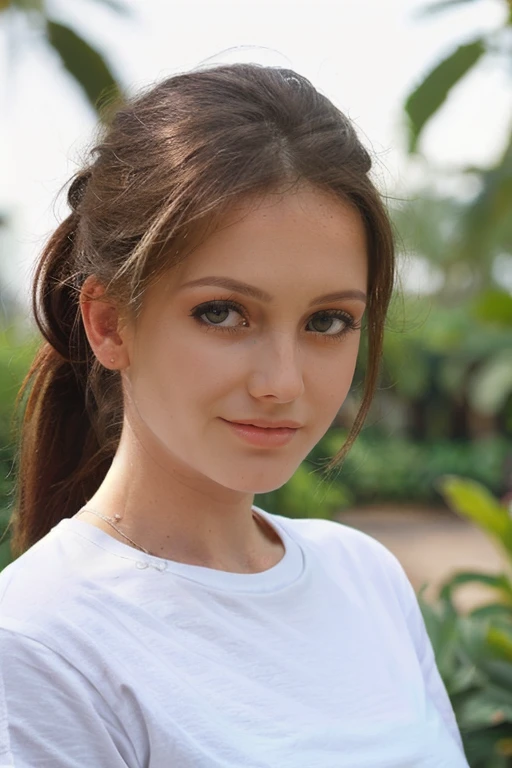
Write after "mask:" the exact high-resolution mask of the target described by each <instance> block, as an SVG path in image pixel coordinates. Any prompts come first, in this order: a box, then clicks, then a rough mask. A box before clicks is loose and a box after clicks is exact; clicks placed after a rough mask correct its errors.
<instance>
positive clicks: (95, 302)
mask: <svg viewBox="0 0 512 768" xmlns="http://www.w3.org/2000/svg"><path fill="white" fill-rule="evenodd" d="M104 292H105V289H104V287H103V285H102V284H101V283H100V282H99V281H98V279H97V278H96V277H95V276H94V275H91V276H89V277H88V278H87V279H86V281H85V282H84V284H83V286H82V289H81V291H80V312H81V315H82V321H83V324H84V328H85V333H86V335H87V339H88V341H89V344H90V346H91V349H92V351H93V352H94V354H95V356H96V358H97V360H98V361H99V362H100V363H101V364H102V365H103V366H104V367H105V368H109V369H118V370H120V369H122V368H126V367H128V365H129V360H128V351H127V348H126V344H125V342H124V340H123V338H122V336H121V334H120V333H119V325H120V324H119V312H118V309H117V307H116V304H115V302H114V301H113V300H112V299H105V300H102V299H101V296H102V295H103V294H104Z"/></svg>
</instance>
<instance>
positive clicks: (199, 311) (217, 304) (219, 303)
mask: <svg viewBox="0 0 512 768" xmlns="http://www.w3.org/2000/svg"><path fill="white" fill-rule="evenodd" d="M212 309H217V310H220V311H223V310H226V309H233V310H235V312H238V314H239V315H241V316H242V317H243V318H244V319H245V320H247V314H246V312H245V309H244V307H243V306H242V305H241V304H239V303H238V302H237V301H233V300H231V299H230V300H227V299H214V300H213V301H205V302H204V303H202V304H198V305H197V307H194V309H193V310H192V311H191V312H190V315H191V316H192V317H194V319H195V320H196V321H197V322H198V323H199V324H200V325H202V326H203V328H204V329H205V330H207V331H210V330H220V331H227V332H228V333H237V332H238V330H239V328H240V326H223V325H218V324H216V323H208V322H206V321H205V320H202V319H201V316H202V315H205V314H207V313H208V312H210V311H211V310H212ZM316 314H317V315H320V316H321V317H329V318H334V319H337V320H343V321H344V322H345V323H346V325H345V328H343V330H341V331H338V333H321V332H320V331H312V333H314V334H315V335H316V336H318V337H320V338H321V339H322V341H323V340H325V341H336V340H339V339H341V338H342V337H343V336H345V334H347V333H349V332H350V331H357V330H359V329H360V328H361V324H360V323H356V321H355V320H354V318H353V317H352V315H349V314H348V312H344V311H343V310H341V309H329V310H322V311H321V312H317V313H316ZM313 317H315V315H313Z"/></svg>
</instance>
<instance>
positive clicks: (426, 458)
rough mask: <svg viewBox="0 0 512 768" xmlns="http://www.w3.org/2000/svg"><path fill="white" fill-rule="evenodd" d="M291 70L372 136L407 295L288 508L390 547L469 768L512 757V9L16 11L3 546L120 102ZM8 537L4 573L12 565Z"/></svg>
mask: <svg viewBox="0 0 512 768" xmlns="http://www.w3.org/2000/svg"><path fill="white" fill-rule="evenodd" d="M241 60H243V61H256V62H258V63H262V64H270V65H281V66H287V67H291V68H292V69H295V70H297V71H299V72H301V73H302V74H304V75H306V76H307V77H309V78H310V79H311V80H312V82H313V83H314V84H315V85H316V86H317V88H318V89H319V90H321V91H322V92H323V93H325V94H326V95H327V96H328V97H329V98H330V99H331V100H332V101H333V102H334V103H335V104H336V105H337V106H339V107H340V108H341V109H342V110H343V111H344V112H346V113H347V114H348V115H349V116H350V117H351V118H352V120H353V121H354V122H355V124H356V127H357V129H358V131H359V132H360V135H361V137H362V139H363V141H364V142H365V144H366V146H367V147H368V148H369V150H370V151H371V152H372V154H373V156H374V171H373V174H374V177H375V180H376V182H377V184H378V186H379V188H380V190H381V191H382V194H383V195H384V196H385V198H386V200H387V203H388V206H389V210H390V213H391V215H392V218H393V220H394V223H395V228H396V232H397V241H398V251H399V266H400V285H399V288H400V290H399V291H397V294H396V298H395V301H394V303H393V306H392V308H391V312H390V317H389V322H388V328H387V330H386V337H385V359H384V365H383V371H382V377H381V382H380V386H379V391H378V393H377V396H376V398H375V402H374V405H373V408H372V411H371V413H370V416H369V418H368V420H367V423H366V426H365V428H364V429H363V432H362V434H361V436H360V437H359V438H358V440H357V442H356V444H355V446H354V447H353V448H352V450H351V453H350V454H349V456H348V458H347V460H346V461H345V463H344V465H343V468H342V469H341V471H340V472H339V473H337V474H336V475H333V476H331V477H330V478H328V480H325V479H322V478H323V476H322V473H321V468H322V466H323V465H324V464H326V463H327V460H328V459H329V458H330V457H331V456H332V455H333V453H334V452H335V451H336V450H338V448H339V447H340V446H341V444H342V442H343V439H344V436H345V435H346V434H347V429H348V427H349V425H350V423H351V419H352V418H353V416H354V414H355V412H356V409H357V405H358V397H359V396H360V394H361V386H360V382H361V381H362V379H363V377H364V349H363V350H362V354H361V359H360V362H359V364H358V370H357V374H356V379H355V382H354V387H353V390H352V392H351V394H350V396H349V398H348V399H347V401H346V403H345V404H344V406H343V407H342V409H341V410H340V413H339V414H338V416H337V418H336V420H335V422H334V424H333V427H332V429H331V430H329V432H328V433H327V434H326V436H325V438H324V439H323V440H322V441H321V443H320V444H319V445H318V446H316V447H315V449H314V451H313V452H312V454H311V455H310V456H309V457H308V459H307V460H306V461H305V462H304V463H303V465H302V466H301V467H300V468H299V470H298V471H297V472H296V474H295V475H294V477H293V478H291V480H290V481H289V482H288V483H287V484H286V486H284V487H283V488H281V489H279V490H278V491H275V492H273V493H271V494H262V495H260V496H257V497H256V500H255V502H256V503H257V504H259V505H260V506H262V507H264V508H266V509H268V510H269V511H272V512H276V513H278V514H285V515H290V516H305V517H313V516H322V517H331V518H332V519H336V520H339V521H341V522H343V523H345V524H347V525H351V526H354V527H358V528H360V529H361V530H363V531H366V532H367V533H369V534H370V535H372V536H374V537H376V538H378V539H380V540H381V541H382V542H383V543H384V544H385V545H386V546H387V547H388V548H389V549H391V550H392V551H393V552H394V553H395V554H396V555H397V556H398V558H399V559H400V561H401V562H402V564H403V566H404V568H405V570H406V572H407V574H408V576H409V578H410V579H411V581H412V583H413V585H414V587H415V588H416V589H417V591H418V597H419V599H420V601H421V606H422V610H423V612H424V616H425V620H426V623H427V629H428V630H429V633H430V636H431V639H432V641H433V645H434V649H435V651H436V658H437V661H438V665H439V668H440V670H441V673H442V675H443V678H444V680H445V684H446V685H447V688H448V691H449V694H450V696H451V699H452V703H453V705H454V707H455V709H456V714H457V717H458V721H459V725H460V727H461V732H462V733H463V738H464V741H465V746H466V751H467V755H468V759H469V760H470V763H471V765H472V766H475V767H476V768H479V767H480V766H481V767H482V768H504V767H505V766H510V765H512V757H511V756H512V665H511V662H512V580H511V578H510V574H511V573H512V571H511V564H512V522H511V514H510V513H511V509H512V505H511V500H512V442H511V439H510V438H511V431H512V345H511V333H512V98H511V97H512V2H511V0H437V1H435V0H431V1H430V2H428V0H417V1H416V0H386V2H382V0H315V2H312V0H302V2H299V0H294V1H293V2H292V0H258V2H249V0H237V1H236V0H231V2H228V1H227V0H211V1H210V2H207V0H175V1H173V2H165V3H164V2H162V0H53V1H52V0H0V168H1V173H0V464H1V468H2V472H1V474H0V534H1V533H2V530H3V529H5V526H6V524H7V521H8V519H9V516H10V510H11V504H12V483H13V476H14V472H15V465H14V463H13V462H14V458H15V442H14V439H13V435H12V432H11V426H10V424H11V417H12V413H13V405H14V400H15V397H16V393H17V390H18V388H19V384H20V382H21V380H22V378H23V376H24V374H25V372H26V371H27V369H28V365H29V362H30V360H31V357H32V355H33V352H34V348H35V344H37V337H36V334H35V331H34V327H33V325H32V321H31V318H30V307H29V286H30V280H31V275H32V270H33V268H34V262H35V259H36V258H37V256H38V254H39V252H40V250H41V248H42V246H43V244H44V243H45V240H46V239H47V237H48V236H49V235H50V233H51V232H52V230H53V229H54V228H55V226H56V225H57V224H58V222H59V221H60V220H61V219H62V217H64V216H65V215H67V210H66V203H65V195H64V194H62V187H63V186H64V185H65V183H66V181H67V180H68V178H69V177H70V176H71V174H72V173H74V171H75V170H76V169H77V167H79V166H80V164H81V162H82V160H83V159H84V158H85V157H86V154H87V150H88V149H89V146H90V143H91V141H92V138H93V132H94V129H95V126H96V124H97V121H98V108H99V105H101V103H102V98H105V94H107V93H108V94H109V95H110V96H111V95H112V94H113V93H116V92H118V93H119V94H121V96H122V97H129V96H130V95H131V94H132V93H135V92H136V91H137V89H138V88H140V87H144V86H146V85H148V84H150V83H151V82H154V81H157V80H160V79H161V78H163V77H166V76H168V75H171V74H174V73H177V72H180V71H183V70H186V69H190V68H193V67H196V66H200V65H204V64H214V63H224V62H230V61H241ZM11 559H12V557H11V553H10V549H9V538H8V536H4V537H3V539H2V540H1V543H0V569H1V568H2V567H4V566H5V565H7V564H8V563H9V562H10V561H11Z"/></svg>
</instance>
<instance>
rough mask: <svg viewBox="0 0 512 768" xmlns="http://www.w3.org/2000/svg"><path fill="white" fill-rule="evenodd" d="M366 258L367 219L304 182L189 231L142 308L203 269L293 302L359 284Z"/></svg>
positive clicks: (166, 297)
mask: <svg viewBox="0 0 512 768" xmlns="http://www.w3.org/2000/svg"><path fill="white" fill-rule="evenodd" d="M367 261H368V259H367V243H366V232H365V227H364V224H363V221H362V217H361V215H360V213H359V212H358V211H357V209H356V208H355V207H354V206H352V205H351V204H349V203H348V202H345V201H342V200H340V199H339V198H337V197H336V196H335V195H334V194H333V193H330V192H325V191H324V190H321V189H318V188H316V187H311V186H306V185H304V186H302V187H294V189H293V190H290V191H284V192H282V191H278V192H266V193H265V194H264V195H258V196H254V197H251V198H247V199H244V200H242V201H240V202H238V203H236V204H235V205H233V206H231V207H230V208H229V210H228V211H227V213H225V214H224V215H223V216H222V217H221V218H219V219H218V220H216V221H215V222H210V223H208V224H207V225H205V226H204V227H203V229H202V231H201V230H199V231H196V232H195V233H191V237H190V242H189V245H188V252H187V254H186V256H185V258H184V259H183V260H182V261H181V262H180V263H179V265H177V266H175V267H173V268H172V269H171V270H170V271H169V273H168V274H167V275H165V276H164V277H163V278H161V279H159V280H158V281H157V282H156V283H155V284H153V286H152V287H150V288H149V290H148V291H147V292H146V296H145V301H144V302H143V304H145V307H146V308H145V309H143V314H146V312H147V310H148V308H149V306H151V307H153V309H154V310H155V311H158V309H162V308H163V307H164V306H165V305H168V303H169V301H171V300H172V299H173V298H174V297H175V296H176V295H177V294H180V292H185V291H187V290H191V289H190V288H187V287H184V288H183V291H182V286H185V283H189V282H191V281H194V280H199V279H201V278H204V277H205V276H222V277H229V278H232V279H233V280H238V281H240V282H245V283H248V284H251V285H254V286H256V287H258V288H259V289H261V290H262V291H264V292H266V293H268V294H269V295H272V296H276V297H277V299H278V301H279V300H281V299H282V298H283V297H286V299H287V300H289V298H290V297H292V298H293V300H294V301H296V302H297V304H302V303H304V302H307V303H309V301H310V300H311V299H312V298H313V297H316V296H319V295H323V294H327V293H329V292H331V291H335V290H345V289H354V290H360V291H363V292H364V291H366V288H367V269H368V267H367ZM180 295H181V294H180Z"/></svg>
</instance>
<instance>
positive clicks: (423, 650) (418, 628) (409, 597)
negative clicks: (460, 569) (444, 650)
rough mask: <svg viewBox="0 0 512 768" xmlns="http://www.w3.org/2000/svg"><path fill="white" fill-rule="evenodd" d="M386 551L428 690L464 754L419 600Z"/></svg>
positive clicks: (398, 563)
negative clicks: (390, 561) (396, 580)
mask: <svg viewBox="0 0 512 768" xmlns="http://www.w3.org/2000/svg"><path fill="white" fill-rule="evenodd" d="M387 552H388V554H389V555H390V557H391V560H392V567H393V568H394V570H395V573H396V577H397V579H398V586H399V596H400V601H401V604H402V606H403V610H404V613H405V616H406V619H407V625H408V627H409V630H410V633H411V637H412V640H413V642H414V647H415V649H416V654H417V656H418V660H419V663H420V666H421V671H422V673H423V679H424V680H425V687H426V689H427V691H428V693H429V695H430V698H431V699H432V701H433V703H434V705H435V706H436V707H437V709H438V711H439V713H440V714H441V716H442V718H443V720H444V721H445V723H446V725H447V727H448V729H449V731H450V732H451V733H452V735H453V737H454V739H455V741H456V743H457V744H459V746H460V748H461V750H462V752H463V753H464V746H463V743H462V738H461V735H460V731H459V727H458V724H457V720H456V717H455V713H454V711H453V707H452V704H451V701H450V697H449V696H448V693H447V691H446V687H445V685H444V682H443V679H442V677H441V675H440V673H439V669H438V667H437V664H436V660H435V655H434V649H433V647H432V643H431V641H430V637H429V636H428V633H427V628H426V625H425V621H424V619H423V614H422V612H421V608H420V606H419V603H418V598H417V597H416V593H415V591H414V589H413V586H412V584H411V582H410V581H409V578H408V576H407V574H406V573H405V571H404V569H403V566H402V564H401V563H400V561H399V560H398V558H397V557H395V555H393V553H391V552H389V550H387Z"/></svg>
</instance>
